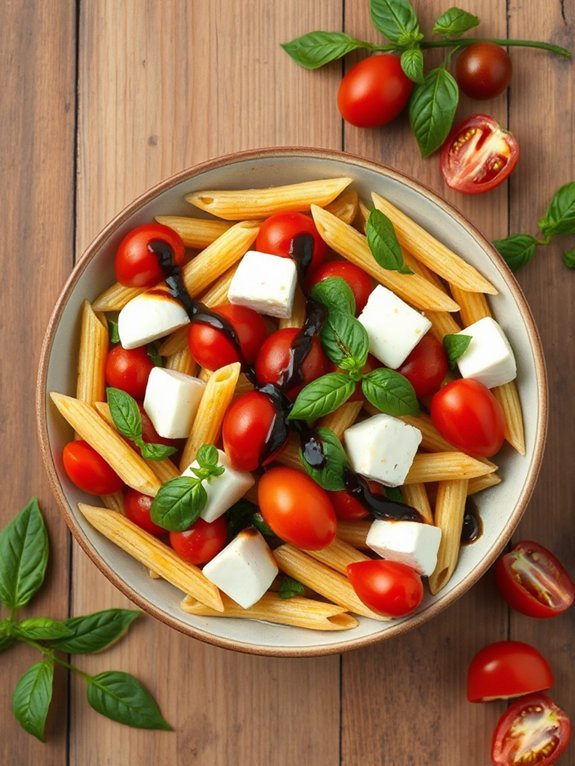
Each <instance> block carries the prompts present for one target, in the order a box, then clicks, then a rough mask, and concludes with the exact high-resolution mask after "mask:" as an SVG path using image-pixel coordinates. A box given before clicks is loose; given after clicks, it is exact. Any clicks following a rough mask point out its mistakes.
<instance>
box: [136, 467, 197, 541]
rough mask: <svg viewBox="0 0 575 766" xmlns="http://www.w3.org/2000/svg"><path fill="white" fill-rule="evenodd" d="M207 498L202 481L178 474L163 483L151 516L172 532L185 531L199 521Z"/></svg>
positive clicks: (153, 504) (152, 506)
mask: <svg viewBox="0 0 575 766" xmlns="http://www.w3.org/2000/svg"><path fill="white" fill-rule="evenodd" d="M207 500H208V496H207V494H206V490H205V489H204V488H203V486H202V483H201V481H199V480H198V479H194V478H192V477H191V476H178V477H176V478H175V479H171V480H170V481H167V482H166V483H165V484H162V486H161V487H160V489H159V491H158V494H157V495H156V497H155V498H154V500H153V502H152V505H151V507H150V518H151V519H152V521H153V522H154V524H157V525H158V526H160V527H162V528H163V529H168V530H169V531H170V532H183V531H184V530H185V529H188V527H191V526H192V524H193V523H194V521H197V519H198V518H199V515H200V513H201V512H202V511H203V509H204V507H205V505H206V502H207Z"/></svg>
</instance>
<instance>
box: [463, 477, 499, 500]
mask: <svg viewBox="0 0 575 766" xmlns="http://www.w3.org/2000/svg"><path fill="white" fill-rule="evenodd" d="M496 484H501V476H499V474H498V473H486V474H485V476H477V477H476V478H475V479H469V484H468V485H467V494H468V495H476V494H477V493H478V492H481V491H482V490H484V489H489V488H490V487H495V485H496Z"/></svg>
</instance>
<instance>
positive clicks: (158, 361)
mask: <svg viewBox="0 0 575 766" xmlns="http://www.w3.org/2000/svg"><path fill="white" fill-rule="evenodd" d="M146 354H147V355H148V359H149V360H150V361H151V362H152V363H153V365H154V366H155V367H163V366H164V360H163V359H162V357H161V356H160V352H159V351H158V347H157V346H156V344H155V343H148V345H147V347H146Z"/></svg>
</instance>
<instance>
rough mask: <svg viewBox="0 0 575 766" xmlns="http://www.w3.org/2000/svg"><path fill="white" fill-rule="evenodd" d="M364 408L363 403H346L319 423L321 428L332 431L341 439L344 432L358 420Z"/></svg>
mask: <svg viewBox="0 0 575 766" xmlns="http://www.w3.org/2000/svg"><path fill="white" fill-rule="evenodd" d="M362 408H363V402H345V403H344V404H342V405H341V407H338V408H337V410H335V412H330V413H329V415H325V416H324V417H323V418H321V420H320V421H319V424H318V425H319V426H322V427H323V428H329V429H331V430H332V431H333V432H334V433H335V435H336V436H337V437H338V438H339V439H341V438H342V436H343V432H344V431H345V430H346V428H349V427H350V426H351V425H353V424H354V423H355V421H356V420H357V418H358V416H359V413H360V412H361V410H362Z"/></svg>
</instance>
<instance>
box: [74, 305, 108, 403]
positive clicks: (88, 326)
mask: <svg viewBox="0 0 575 766" xmlns="http://www.w3.org/2000/svg"><path fill="white" fill-rule="evenodd" d="M108 342H109V341H108V325H107V322H106V320H105V319H104V318H100V317H98V315H97V314H96V313H95V312H94V310H93V308H92V306H91V305H90V302H89V301H84V303H83V305H82V325H81V328H80V350H79V352H78V380H77V383H76V397H77V398H78V399H81V400H82V401H83V402H87V403H88V404H94V402H99V401H101V400H102V399H104V395H105V391H106V377H105V374H104V370H105V367H106V357H107V355H108Z"/></svg>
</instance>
